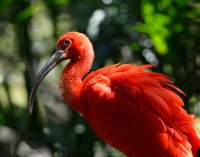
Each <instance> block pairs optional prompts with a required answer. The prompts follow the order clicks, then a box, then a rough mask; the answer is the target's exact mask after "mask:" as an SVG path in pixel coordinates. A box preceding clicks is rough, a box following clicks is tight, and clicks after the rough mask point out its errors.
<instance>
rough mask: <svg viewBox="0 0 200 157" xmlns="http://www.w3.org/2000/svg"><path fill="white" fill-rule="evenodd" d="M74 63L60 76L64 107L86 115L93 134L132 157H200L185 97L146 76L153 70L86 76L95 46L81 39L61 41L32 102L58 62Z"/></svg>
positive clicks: (123, 67) (116, 69)
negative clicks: (185, 108)
mask: <svg viewBox="0 0 200 157" xmlns="http://www.w3.org/2000/svg"><path fill="white" fill-rule="evenodd" d="M66 59H70V60H71V61H70V63H69V64H68V65H67V66H66V67H65V68H64V70H63V71H62V73H61V75H60V81H59V88H60V91H61V94H62V97H63V99H64V101H65V102H66V103H67V104H69V105H70V106H71V107H72V108H74V109H75V110H77V111H79V112H80V113H82V114H83V116H84V117H85V119H86V120H87V121H88V123H89V124H90V125H91V127H92V128H93V130H94V131H95V132H96V133H97V134H98V135H99V137H101V138H102V139H103V140H104V141H106V142H107V143H108V144H110V145H111V146H113V147H115V148H117V149H119V150H120V151H122V152H123V153H124V154H125V155H127V156H128V157H133V156H137V157H197V156H199V153H200V136H199V135H198V133H197V132H196V131H195V129H194V127H193V124H194V122H195V119H194V117H193V115H189V114H187V112H186V111H185V110H184V109H183V108H182V106H183V105H184V104H183V101H182V99H181V98H180V97H179V96H178V95H177V94H176V93H175V92H174V91H173V90H176V91H178V92H180V93H182V91H181V90H180V89H178V88H177V87H175V86H174V85H173V84H172V81H171V80H170V79H169V78H168V77H167V76H165V75H163V74H160V73H155V72H145V71H144V70H145V69H146V68H151V67H152V65H143V66H136V65H133V64H115V65H111V66H108V67H105V68H102V69H99V70H97V71H94V72H92V73H90V74H89V75H87V76H86V77H85V79H83V78H84V76H85V75H86V74H87V72H88V71H89V70H90V68H91V66H92V62H93V59H94V51H93V46H92V44H91V42H90V40H89V39H88V38H87V37H86V36H85V35H84V34H82V33H78V32H69V33H66V34H64V35H63V36H61V37H60V39H59V40H58V42H57V51H56V53H55V54H54V55H53V56H52V58H51V59H50V60H49V61H48V62H47V63H46V64H45V66H44V67H43V69H42V70H41V72H40V73H39V74H38V76H37V78H36V81H35V83H34V86H33V89H32V91H31V94H30V99H29V114H31V112H32V108H33V101H34V97H35V93H36V90H37V88H38V86H39V84H40V83H41V81H42V80H43V78H44V77H45V76H46V75H47V74H48V73H49V72H50V71H51V70H52V69H53V68H54V67H55V66H56V65H58V64H59V63H60V62H62V61H64V60H66Z"/></svg>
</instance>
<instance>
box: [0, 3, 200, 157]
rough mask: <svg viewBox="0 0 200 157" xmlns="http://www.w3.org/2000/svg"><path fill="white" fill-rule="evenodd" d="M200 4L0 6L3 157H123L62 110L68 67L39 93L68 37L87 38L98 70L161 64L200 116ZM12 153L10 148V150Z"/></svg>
mask: <svg viewBox="0 0 200 157" xmlns="http://www.w3.org/2000/svg"><path fill="white" fill-rule="evenodd" d="M199 26H200V3H199V2H197V1H187V0H141V1H132V0H126V1H122V0H102V1H92V0H85V1H78V0H31V1H28V0H16V1H14V0H1V1H0V30H1V31H0V124H1V126H0V135H1V133H4V135H5V136H4V138H2V137H1V136H0V156H7V157H9V156H13V157H14V156H20V157H23V156H30V155H33V153H35V154H36V155H37V154H40V155H41V154H42V153H49V154H51V155H49V156H55V157H61V156H67V157H76V156H83V157H86V156H87V157H90V156H98V155H100V156H102V157H103V156H110V157H111V156H118V157H122V156H124V155H123V154H122V153H120V152H118V151H117V150H115V149H114V148H111V147H110V146H108V145H107V144H105V143H104V142H103V141H101V139H99V138H98V136H97V135H96V134H95V133H94V132H93V131H92V129H91V128H90V126H89V125H88V124H87V122H86V121H85V119H84V118H83V117H82V116H81V115H80V114H79V113H77V112H75V111H73V110H72V109H71V108H70V107H68V106H67V105H65V104H64V103H63V100H62V98H61V97H60V94H59V91H58V89H57V81H58V77H59V74H60V72H61V70H62V68H63V67H64V66H65V64H66V62H65V63H62V64H61V65H59V66H58V67H57V68H55V69H54V70H53V71H51V73H50V74H48V76H47V77H46V79H45V80H44V81H43V83H42V84H41V86H40V88H39V90H38V92H37V93H38V97H37V98H36V101H35V105H34V106H35V107H34V111H33V115H31V116H29V115H28V114H27V101H28V95H29V92H30V90H31V87H32V84H33V81H34V79H35V77H36V75H37V73H38V71H39V70H40V69H41V68H42V66H43V65H44V64H45V62H46V61H47V60H48V58H49V57H50V56H51V54H53V52H54V51H55V49H56V41H57V39H58V38H59V36H60V35H62V34H63V33H65V32H68V31H71V30H76V31H80V32H83V33H86V34H87V35H88V36H89V37H90V39H91V41H92V42H93V44H94V49H95V52H96V57H95V62H94V64H93V67H92V70H95V69H98V68H100V67H103V66H106V65H109V64H113V63H117V62H124V63H128V62H132V63H135V64H155V65H157V66H156V67H155V68H154V69H153V70H155V71H158V72H161V73H165V74H167V75H169V76H170V77H171V78H172V79H173V81H174V82H175V84H176V85H177V86H178V87H180V89H182V90H183V91H184V92H185V93H186V96H183V95H181V97H182V98H183V100H184V102H185V109H186V110H187V111H188V112H190V113H197V114H199V113H200V109H199V108H200V107H199V102H200V98H199V93H200V81H199V80H200V46H199V45H200V42H199V41H200V27H199ZM5 146H6V147H5Z"/></svg>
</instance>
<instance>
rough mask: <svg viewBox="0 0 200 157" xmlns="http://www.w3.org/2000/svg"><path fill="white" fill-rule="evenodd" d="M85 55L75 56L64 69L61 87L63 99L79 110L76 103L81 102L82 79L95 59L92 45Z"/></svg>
mask: <svg viewBox="0 0 200 157" xmlns="http://www.w3.org/2000/svg"><path fill="white" fill-rule="evenodd" d="M82 54H84V55H82V56H77V57H76V58H73V59H72V60H71V62H70V63H69V64H68V65H67V66H66V67H65V68H64V69H63V71H62V73H61V76H60V82H59V87H60V91H61V94H62V97H63V99H64V100H65V102H66V103H67V104H69V105H70V106H72V107H73V108H74V109H76V110H79V109H78V106H77V105H76V104H78V102H79V104H80V101H81V96H82V95H81V94H82V92H81V91H82V89H83V87H82V79H83V78H84V76H85V75H86V74H87V73H88V71H89V70H90V68H91V66H92V62H93V60H94V51H93V48H92V47H90V48H89V49H88V50H87V52H84V53H82Z"/></svg>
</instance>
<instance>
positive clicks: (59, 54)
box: [28, 49, 66, 114]
mask: <svg viewBox="0 0 200 157" xmlns="http://www.w3.org/2000/svg"><path fill="white" fill-rule="evenodd" d="M65 59H66V53H64V52H63V50H60V49H57V50H56V52H55V53H54V54H53V56H52V57H51V58H50V59H49V60H48V61H47V63H46V64H45V65H44V67H43V68H42V70H41V71H40V72H39V74H38V76H37V77H36V79H35V82H34V84H33V87H32V90H31V93H30V96H29V101H28V113H29V114H31V113H32V110H33V102H34V98H35V95H36V91H37V89H38V87H39V85H40V83H41V82H42V80H43V79H44V78H45V76H46V75H47V74H48V73H49V72H50V71H51V70H52V69H53V68H54V67H55V66H56V65H58V64H59V63H60V62H62V61H63V60H65Z"/></svg>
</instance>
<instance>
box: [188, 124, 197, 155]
mask: <svg viewBox="0 0 200 157" xmlns="http://www.w3.org/2000/svg"><path fill="white" fill-rule="evenodd" d="M188 141H189V142H190V144H191V145H192V153H193V155H194V157H200V135H199V134H198V132H197V131H196V130H195V129H194V128H193V127H191V128H190V129H189V130H188Z"/></svg>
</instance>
